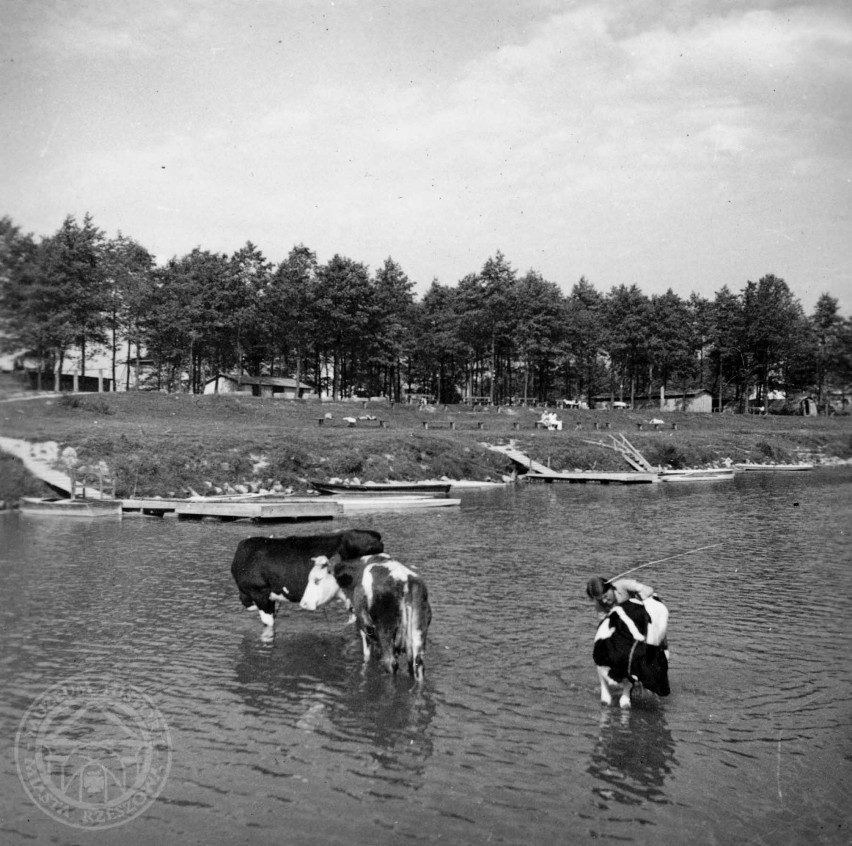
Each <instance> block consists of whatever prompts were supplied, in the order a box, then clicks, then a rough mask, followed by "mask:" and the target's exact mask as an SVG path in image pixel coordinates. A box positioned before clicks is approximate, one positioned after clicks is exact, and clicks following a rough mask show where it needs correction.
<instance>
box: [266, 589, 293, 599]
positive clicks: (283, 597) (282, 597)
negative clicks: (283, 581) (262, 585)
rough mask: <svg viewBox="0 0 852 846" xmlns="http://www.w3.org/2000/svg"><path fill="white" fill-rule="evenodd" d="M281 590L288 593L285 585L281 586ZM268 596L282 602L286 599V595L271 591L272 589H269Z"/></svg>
mask: <svg viewBox="0 0 852 846" xmlns="http://www.w3.org/2000/svg"><path fill="white" fill-rule="evenodd" d="M281 590H282V591H284V593H289V591H288V590H287V588H285V587H282V588H281ZM269 598H270V599H273V600H275V602H284V601H286V599H287V597H286V596H284V595H283V594H280V593H273V592H272V591H269Z"/></svg>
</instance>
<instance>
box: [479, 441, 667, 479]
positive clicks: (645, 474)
mask: <svg viewBox="0 0 852 846" xmlns="http://www.w3.org/2000/svg"><path fill="white" fill-rule="evenodd" d="M489 449H492V450H494V451H495V452H502V453H503V454H504V455H508V456H509V458H511V459H512V461H514V462H515V464H517V465H518V466H520V467H523V468H526V469H527V470H528V472H527V473H526V475H525V476H524V477H523V478H525V479H526V480H527V481H528V482H571V483H574V484H595V483H597V484H602V485H636V484H640V485H641V484H653V483H655V482H659V481H660V474H659V472H657V471H656V470H653V469H651V470H647V471H645V470H641V471H640V470H635V471H634V472H632V473H618V472H614V473H613V472H605V471H600V472H598V471H595V470H574V471H571V470H563V471H558V470H551V469H550V467H547V466H546V465H544V464H541V463H540V462H538V461H533V459H532V458H530V457H529V456H528V455H526V454H525V453H523V452H521V451H520V450H519V449H517V448H516V447H513V446H502V445H501V446H489ZM637 463H639V462H637Z"/></svg>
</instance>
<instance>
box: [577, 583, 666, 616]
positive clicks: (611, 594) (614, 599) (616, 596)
mask: <svg viewBox="0 0 852 846" xmlns="http://www.w3.org/2000/svg"><path fill="white" fill-rule="evenodd" d="M586 593H587V594H588V596H589V598H590V599H592V600H594V603H595V607H596V608H597V609H598V611H599V612H600V613H601V614H608V613H609V612H610V611H612V609H613V608H615V606H616V605H621V604H622V603H624V602H627V600H628V599H641V600H645V599H650V598H651V597H652V596H654V594H655V593H656V591H655V590H654V588H652V587H649V586H648V585H643V584H642V582H637V581H636V579H616V580H615V581H612V582H609V581H607V580H606V579H604V578H603V577H602V576H594V577H593V578H591V579H589V582H588V584H587V585H586Z"/></svg>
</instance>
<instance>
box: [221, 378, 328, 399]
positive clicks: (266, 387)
mask: <svg viewBox="0 0 852 846" xmlns="http://www.w3.org/2000/svg"><path fill="white" fill-rule="evenodd" d="M312 391H313V388H312V387H311V386H310V385H306V384H305V383H304V382H297V381H296V380H295V379H289V378H287V377H285V376H238V375H234V374H228V373H219V374H217V375H216V376H212V377H211V378H210V379H208V380H207V381H206V382H205V383H204V393H205V394H249V395H251V396H254V397H275V398H276V399H301V398H302V397H304V396H305V395H306V394H310V393H311V392H312Z"/></svg>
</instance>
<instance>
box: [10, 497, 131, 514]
mask: <svg viewBox="0 0 852 846" xmlns="http://www.w3.org/2000/svg"><path fill="white" fill-rule="evenodd" d="M18 509H19V510H20V512H21V514H26V515H27V516H30V517H32V516H34V517H86V518H89V519H92V518H94V517H113V518H115V517H117V518H119V519H121V500H118V499H65V498H61V497H34V496H24V497H21V499H20V500H19V501H18Z"/></svg>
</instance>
